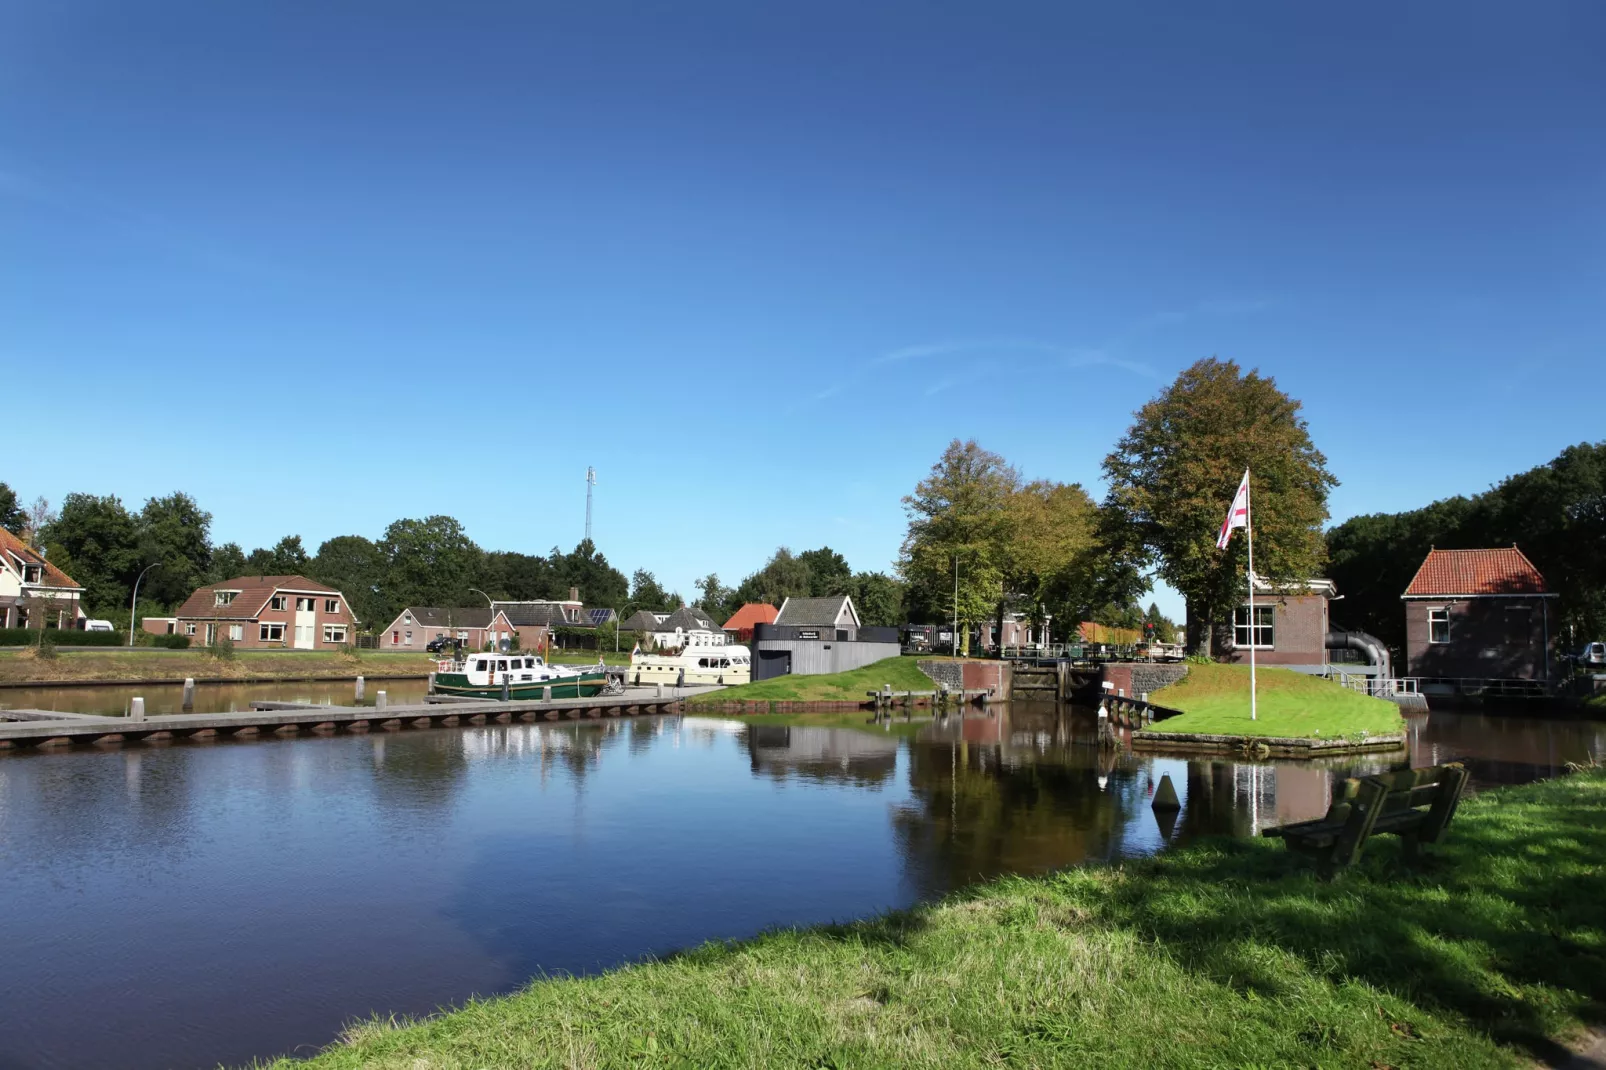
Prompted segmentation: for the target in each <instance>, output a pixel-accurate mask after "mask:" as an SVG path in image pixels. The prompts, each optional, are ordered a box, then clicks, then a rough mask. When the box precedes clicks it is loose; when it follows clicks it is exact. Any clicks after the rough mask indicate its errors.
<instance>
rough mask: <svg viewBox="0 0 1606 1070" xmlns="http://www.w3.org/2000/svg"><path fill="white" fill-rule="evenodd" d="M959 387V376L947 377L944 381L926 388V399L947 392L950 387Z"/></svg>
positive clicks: (940, 380) (938, 381)
mask: <svg viewBox="0 0 1606 1070" xmlns="http://www.w3.org/2000/svg"><path fill="white" fill-rule="evenodd" d="M958 385H959V377H958V376H957V375H949V376H946V377H944V378H942V379H938V380H937V381H936V382H935V383H932V384H931V385H930V386H928V387H926V397H928V398H929V397H931V396H932V395H933V394H940V393H942V392H943V391H944V390H947V389H949V388H950V387H955V386H958Z"/></svg>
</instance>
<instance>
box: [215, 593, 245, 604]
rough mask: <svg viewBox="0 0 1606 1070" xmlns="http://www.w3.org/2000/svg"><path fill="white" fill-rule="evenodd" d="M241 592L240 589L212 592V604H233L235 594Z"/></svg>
mask: <svg viewBox="0 0 1606 1070" xmlns="http://www.w3.org/2000/svg"><path fill="white" fill-rule="evenodd" d="M239 593H240V592H239V591H215V592H213V594H212V604H213V605H214V606H229V605H233V604H234V596H235V595H237V594H239Z"/></svg>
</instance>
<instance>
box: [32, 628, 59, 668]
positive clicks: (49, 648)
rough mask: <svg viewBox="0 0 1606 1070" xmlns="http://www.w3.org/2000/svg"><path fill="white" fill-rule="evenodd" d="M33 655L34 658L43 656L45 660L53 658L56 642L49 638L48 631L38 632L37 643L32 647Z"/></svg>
mask: <svg viewBox="0 0 1606 1070" xmlns="http://www.w3.org/2000/svg"><path fill="white" fill-rule="evenodd" d="M33 656H34V657H36V658H43V659H44V660H45V661H52V660H54V659H55V657H56V644H55V642H54V641H53V640H52V639H51V638H50V635H49V633H48V632H47V633H41V634H40V636H39V645H38V646H36V647H34V648H33Z"/></svg>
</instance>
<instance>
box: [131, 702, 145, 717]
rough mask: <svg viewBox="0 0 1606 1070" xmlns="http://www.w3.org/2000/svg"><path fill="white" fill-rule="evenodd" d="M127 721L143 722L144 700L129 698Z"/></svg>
mask: <svg viewBox="0 0 1606 1070" xmlns="http://www.w3.org/2000/svg"><path fill="white" fill-rule="evenodd" d="M128 719H129V720H130V721H143V720H144V719H145V700H144V699H142V698H131V699H129V700H128Z"/></svg>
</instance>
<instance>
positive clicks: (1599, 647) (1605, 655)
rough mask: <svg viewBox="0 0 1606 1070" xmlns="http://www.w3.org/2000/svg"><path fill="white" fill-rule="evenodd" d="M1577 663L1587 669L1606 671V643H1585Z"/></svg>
mask: <svg viewBox="0 0 1606 1070" xmlns="http://www.w3.org/2000/svg"><path fill="white" fill-rule="evenodd" d="M1577 661H1578V664H1580V665H1582V666H1583V667H1584V668H1586V669H1595V670H1597V671H1598V670H1600V669H1606V643H1585V644H1584V649H1582V650H1580V651H1579V652H1578V657H1577Z"/></svg>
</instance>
